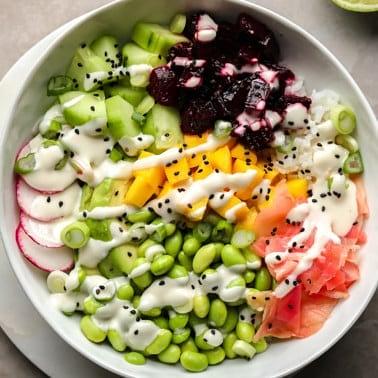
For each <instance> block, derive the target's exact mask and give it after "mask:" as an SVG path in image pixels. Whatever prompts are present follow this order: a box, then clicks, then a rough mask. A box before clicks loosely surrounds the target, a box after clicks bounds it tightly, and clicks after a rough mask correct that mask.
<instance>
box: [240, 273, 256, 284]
mask: <svg viewBox="0 0 378 378" xmlns="http://www.w3.org/2000/svg"><path fill="white" fill-rule="evenodd" d="M255 276H256V274H255V273H254V272H251V271H250V270H247V271H246V272H244V274H243V278H244V281H245V282H246V283H247V284H250V283H252V282H253V280H254V279H255Z"/></svg>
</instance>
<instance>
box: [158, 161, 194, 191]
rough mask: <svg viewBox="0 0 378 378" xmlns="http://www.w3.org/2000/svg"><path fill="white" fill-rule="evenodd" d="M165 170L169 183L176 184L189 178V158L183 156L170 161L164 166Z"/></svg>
mask: <svg viewBox="0 0 378 378" xmlns="http://www.w3.org/2000/svg"><path fill="white" fill-rule="evenodd" d="M164 171H165V175H166V176H167V179H168V181H169V183H170V184H171V185H175V184H178V183H180V182H182V181H185V180H187V179H188V178H189V173H190V172H189V171H190V168H189V165H188V161H187V159H186V158H185V157H183V158H182V159H180V160H178V161H177V160H175V161H173V162H171V163H168V164H167V165H166V166H165V167H164Z"/></svg>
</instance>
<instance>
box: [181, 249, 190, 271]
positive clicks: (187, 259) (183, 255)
mask: <svg viewBox="0 0 378 378" xmlns="http://www.w3.org/2000/svg"><path fill="white" fill-rule="evenodd" d="M177 260H178V262H179V263H180V264H181V265H182V266H184V267H185V268H186V269H187V270H188V271H191V270H193V263H192V259H191V258H190V257H189V256H188V255H187V254H186V253H185V252H184V251H181V252H179V254H178V255H177Z"/></svg>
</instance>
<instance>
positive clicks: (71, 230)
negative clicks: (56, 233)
mask: <svg viewBox="0 0 378 378" xmlns="http://www.w3.org/2000/svg"><path fill="white" fill-rule="evenodd" d="M89 236H90V230H89V227H88V226H87V225H86V224H85V223H84V222H75V223H72V224H69V225H68V226H66V227H64V229H63V230H62V232H61V234H60V238H61V239H62V242H63V243H64V244H65V245H66V246H67V247H69V248H72V249H78V248H81V247H83V246H84V245H85V244H87V242H88V240H89Z"/></svg>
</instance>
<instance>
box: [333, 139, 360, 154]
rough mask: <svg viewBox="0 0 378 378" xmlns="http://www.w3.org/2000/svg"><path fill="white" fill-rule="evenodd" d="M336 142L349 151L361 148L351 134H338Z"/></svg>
mask: <svg viewBox="0 0 378 378" xmlns="http://www.w3.org/2000/svg"><path fill="white" fill-rule="evenodd" d="M336 143H337V144H339V145H340V146H343V147H344V148H346V149H347V150H348V151H349V152H352V153H353V152H357V151H358V150H359V147H358V143H357V141H356V139H354V138H353V137H352V136H350V135H338V136H337V137H336Z"/></svg>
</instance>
